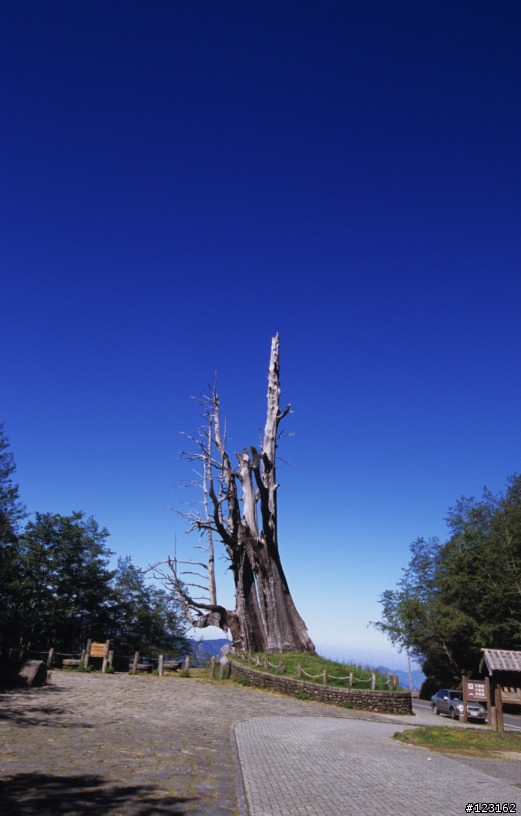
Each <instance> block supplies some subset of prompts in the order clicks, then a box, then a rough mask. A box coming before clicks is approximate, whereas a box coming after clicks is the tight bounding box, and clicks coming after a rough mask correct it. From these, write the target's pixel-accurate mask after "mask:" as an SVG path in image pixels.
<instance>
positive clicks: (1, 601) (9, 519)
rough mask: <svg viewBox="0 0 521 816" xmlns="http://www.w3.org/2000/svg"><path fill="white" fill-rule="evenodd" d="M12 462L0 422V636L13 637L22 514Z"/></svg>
mask: <svg viewBox="0 0 521 816" xmlns="http://www.w3.org/2000/svg"><path fill="white" fill-rule="evenodd" d="M15 471H16V464H15V461H14V457H13V454H12V453H11V451H10V450H9V440H8V438H7V436H6V434H5V432H4V423H0V626H1V627H2V630H3V631H2V633H1V634H2V638H5V639H11V641H13V640H14V638H15V637H16V631H15V630H16V625H15V619H16V608H17V604H18V598H19V592H20V586H19V570H20V565H19V551H18V535H19V531H20V524H21V522H22V520H23V519H24V518H25V517H26V515H27V513H26V511H25V507H24V505H23V504H22V502H21V501H20V496H19V488H18V485H17V484H15V483H14V482H13V474H14V472H15Z"/></svg>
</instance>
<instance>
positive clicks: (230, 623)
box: [156, 335, 315, 653]
mask: <svg viewBox="0 0 521 816" xmlns="http://www.w3.org/2000/svg"><path fill="white" fill-rule="evenodd" d="M201 402H202V404H203V405H204V407H205V417H206V420H207V426H206V428H205V429H204V430H202V431H201V432H200V435H199V437H198V438H197V439H196V440H195V441H196V443H197V446H198V448H199V452H198V453H195V454H191V455H190V456H189V458H190V459H192V460H199V461H202V462H203V477H202V487H203V509H204V513H203V514H202V515H196V514H192V515H190V516H189V518H190V521H191V529H197V530H199V531H200V532H202V533H205V532H206V535H207V539H208V546H207V547H206V549H207V551H208V563H207V564H203V563H201V562H184V563H189V564H196V565H197V566H198V567H200V568H203V569H204V570H205V573H203V577H206V579H207V585H206V595H207V599H206V600H201V599H197V598H195V597H194V596H193V594H192V592H191V589H190V587H199V588H201V586H200V585H198V584H191V585H188V587H186V586H184V585H183V584H182V583H181V579H180V576H179V575H178V572H177V569H178V567H177V563H178V562H177V561H175V560H174V561H171V560H170V559H169V561H168V563H169V566H170V568H171V573H172V574H171V575H170V577H169V581H170V583H171V584H173V586H174V589H175V592H176V594H177V596H178V597H179V599H180V601H181V603H182V605H183V608H184V610H185V615H186V617H187V618H188V620H190V621H191V622H192V623H193V625H194V626H198V627H204V626H210V625H217V626H220V627H221V628H222V629H224V630H227V629H228V630H230V631H231V633H232V637H233V642H234V645H235V646H236V647H237V648H242V649H244V650H245V651H252V652H272V653H273V652H285V651H296V652H302V651H305V652H312V651H314V650H315V647H314V645H313V642H312V640H311V638H310V637H309V634H308V631H307V628H306V625H305V623H304V621H303V620H302V618H301V617H300V615H299V614H298V612H297V609H296V607H295V604H294V603H293V599H292V597H291V593H290V591H289V587H288V583H287V580H286V576H285V575H284V570H283V568H282V563H281V560H280V554H279V547H278V539H277V490H278V484H277V480H276V450H277V441H278V438H279V424H280V422H281V420H282V419H283V418H284V417H285V416H286V415H287V414H288V413H289V411H290V406H289V405H288V407H287V408H286V409H285V410H284V411H281V410H280V380H279V336H278V335H276V336H275V337H274V338H273V339H272V343H271V355H270V365H269V373H268V407H267V414H266V423H265V428H264V439H263V444H262V450H261V451H258V450H256V449H255V448H253V447H252V448H250V452H249V453H247V452H242V453H239V454H237V460H238V469H237V470H233V469H232V466H231V461H230V457H229V456H228V453H227V451H226V448H225V440H224V439H223V436H222V433H221V422H220V412H219V398H218V395H217V392H216V390H215V388H214V390H213V392H212V394H211V396H210V397H206V398H204V399H203V400H202V401H201ZM238 484H239V485H240V493H241V496H240V498H239V490H238ZM216 488H217V489H216ZM240 499H242V513H241V508H240ZM259 526H260V530H259ZM214 533H216V534H217V535H218V536H219V537H220V539H221V541H222V543H223V544H224V546H225V549H226V552H227V555H228V557H229V559H230V569H231V572H232V574H233V578H234V582H235V598H236V606H235V610H225V609H224V608H223V607H222V606H219V605H218V604H217V595H216V590H215V577H214V569H213V538H212V536H213V534H214ZM156 566H157V565H156ZM191 574H197V575H201V573H199V572H196V573H191Z"/></svg>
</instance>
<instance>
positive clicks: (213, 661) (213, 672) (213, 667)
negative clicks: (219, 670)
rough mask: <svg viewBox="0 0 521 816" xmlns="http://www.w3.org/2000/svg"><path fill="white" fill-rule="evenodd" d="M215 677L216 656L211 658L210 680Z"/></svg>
mask: <svg viewBox="0 0 521 816" xmlns="http://www.w3.org/2000/svg"><path fill="white" fill-rule="evenodd" d="M214 677H215V657H211V658H210V680H213V679H214Z"/></svg>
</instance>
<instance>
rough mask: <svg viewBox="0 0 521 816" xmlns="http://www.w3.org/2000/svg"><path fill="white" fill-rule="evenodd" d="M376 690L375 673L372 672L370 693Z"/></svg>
mask: <svg viewBox="0 0 521 816" xmlns="http://www.w3.org/2000/svg"><path fill="white" fill-rule="evenodd" d="M375 688H376V672H373V673H372V675H371V691H374V690H375Z"/></svg>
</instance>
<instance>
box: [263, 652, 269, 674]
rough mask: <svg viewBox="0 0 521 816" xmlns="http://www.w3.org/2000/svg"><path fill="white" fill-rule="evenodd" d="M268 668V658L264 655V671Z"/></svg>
mask: <svg viewBox="0 0 521 816" xmlns="http://www.w3.org/2000/svg"><path fill="white" fill-rule="evenodd" d="M269 670H270V659H269V657H268V655H264V671H269Z"/></svg>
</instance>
